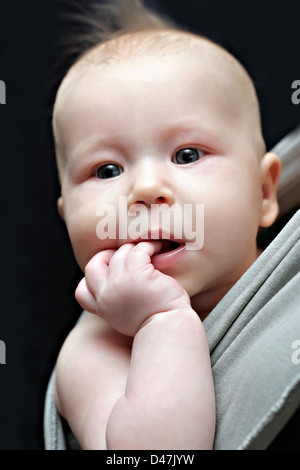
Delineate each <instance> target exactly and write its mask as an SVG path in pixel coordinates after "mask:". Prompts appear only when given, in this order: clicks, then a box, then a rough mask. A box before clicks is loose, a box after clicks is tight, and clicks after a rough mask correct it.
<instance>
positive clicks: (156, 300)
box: [75, 242, 190, 336]
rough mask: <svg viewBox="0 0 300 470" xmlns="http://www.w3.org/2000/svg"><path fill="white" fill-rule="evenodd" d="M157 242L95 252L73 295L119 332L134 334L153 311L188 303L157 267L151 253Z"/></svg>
mask: <svg viewBox="0 0 300 470" xmlns="http://www.w3.org/2000/svg"><path fill="white" fill-rule="evenodd" d="M159 248H160V242H140V243H138V244H133V243H126V244H125V245H123V246H121V248H119V249H118V250H117V251H115V250H105V251H102V252H100V253H97V254H96V255H95V256H94V257H93V258H92V259H91V260H90V262H89V263H88V264H87V266H86V268H85V278H83V279H82V281H81V282H80V283H79V285H78V287H77V289H76V293H75V295H76V299H77V300H78V302H79V303H80V305H81V306H82V308H84V309H85V310H87V311H88V312H90V313H95V314H97V315H99V316H100V317H102V318H104V319H105V320H106V321H107V323H109V324H110V326H111V327H112V328H113V329H115V330H117V331H119V332H120V333H122V334H124V335H128V336H134V335H135V334H136V332H137V331H138V330H139V328H140V327H141V325H142V324H143V323H144V322H145V321H146V320H147V319H148V318H149V317H151V316H152V315H154V314H157V313H161V312H168V311H171V310H175V309H178V308H186V307H189V306H190V299H189V296H188V294H187V293H186V291H185V290H184V289H183V287H181V285H180V284H179V283H178V282H177V281H176V280H175V279H173V278H171V277H170V276H167V275H166V274H163V273H161V272H160V271H158V270H156V269H155V268H154V266H153V264H152V263H151V256H152V255H153V254H154V253H155V252H157V251H158V250H159Z"/></svg>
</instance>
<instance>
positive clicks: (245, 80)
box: [56, 31, 255, 108]
mask: <svg viewBox="0 0 300 470" xmlns="http://www.w3.org/2000/svg"><path fill="white" fill-rule="evenodd" d="M189 58H190V59H191V60H192V62H193V66H194V67H197V68H198V70H199V71H203V70H205V71H206V72H207V74H209V73H212V74H214V75H215V77H214V82H215V83H217V82H218V86H219V87H221V86H222V84H223V85H225V82H226V84H227V85H228V84H232V91H233V92H234V94H235V95H237V94H238V93H239V92H241V93H242V94H243V98H244V99H246V98H247V93H245V91H248V95H249V92H250V95H253V86H252V83H251V80H250V78H249V76H248V74H247V73H246V71H245V70H244V69H243V67H242V66H241V65H240V64H239V62H238V61H237V60H236V59H235V58H234V57H233V56H231V54H229V53H228V52H227V51H225V50H224V49H223V48H222V47H220V46H218V45H217V44H215V43H212V42H211V41H210V40H207V39H206V38H202V37H200V36H196V35H194V34H191V33H185V32H181V31H155V32H154V31H148V32H140V33H131V34H129V33H128V34H125V35H123V36H119V37H116V38H113V39H111V40H109V41H107V42H106V43H102V44H100V45H97V46H95V47H94V48H93V49H92V50H90V51H88V52H87V53H86V54H85V55H84V56H83V57H82V58H80V59H79V60H78V61H77V62H76V63H75V64H74V65H73V66H72V67H71V69H70V70H69V72H68V73H67V75H66V77H65V79H64V80H63V82H62V85H61V86H60V89H59V93H58V95H57V99H56V105H57V102H58V101H60V100H61V98H64V101H65V98H67V97H69V96H71V95H72V92H74V91H78V86H77V85H78V84H79V85H80V83H82V82H83V81H84V82H86V81H87V80H89V79H90V80H91V78H92V77H93V71H95V70H100V69H101V70H102V71H103V72H105V75H106V76H107V75H109V74H111V75H112V76H113V75H114V76H116V75H117V74H118V73H119V71H120V68H121V69H122V68H123V70H124V66H125V67H127V69H128V68H130V67H131V66H132V65H134V66H140V67H139V69H140V73H141V74H142V73H143V72H144V73H147V67H145V63H148V64H151V63H155V62H156V63H157V61H159V62H160V64H161V68H162V69H163V67H164V65H165V64H168V62H172V61H173V62H176V63H177V64H179V66H181V67H182V68H183V69H186V72H187V73H189V70H188V64H189V63H191V62H189ZM98 78H99V75H98ZM254 94H255V93H254ZM56 108H58V106H56Z"/></svg>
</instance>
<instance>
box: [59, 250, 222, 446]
mask: <svg viewBox="0 0 300 470" xmlns="http://www.w3.org/2000/svg"><path fill="white" fill-rule="evenodd" d="M152 245H153V244H152ZM151 250H152V252H151ZM153 252H154V250H153V246H151V244H150V243H147V244H146V243H141V244H139V245H137V246H136V247H134V246H133V245H131V246H129V247H125V248H124V247H122V249H120V250H118V252H117V253H116V254H113V253H106V254H105V253H102V254H99V256H98V255H96V257H95V258H94V259H93V260H92V262H91V264H90V266H89V267H88V269H87V270H86V278H85V281H84V283H85V282H86V285H87V286H88V287H89V289H88V290H87V289H86V288H85V287H84V283H83V284H82V287H81V289H79V293H78V294H77V295H78V298H79V300H81V303H83V304H85V305H86V308H87V307H89V310H90V311H92V312H95V311H97V312H98V313H99V312H101V313H100V314H101V315H103V316H104V317H105V320H106V322H105V321H103V319H101V318H99V317H98V316H92V315H88V316H87V318H85V319H84V320H82V322H80V323H79V324H78V325H77V326H76V328H75V329H74V330H73V332H72V333H71V335H70V337H69V338H68V339H67V341H66V343H65V345H64V347H63V349H62V352H61V354H60V358H59V360H58V366H57V402H58V407H59V409H60V411H61V413H62V414H63V416H65V417H66V419H67V420H68V421H69V423H70V425H71V428H72V429H73V431H74V434H75V435H76V437H77V439H78V441H79V443H80V444H81V446H82V448H102V449H106V448H108V449H199V448H211V447H212V442H213V435H214V419H215V407H214V391H213V383H212V377H211V369H210V359H209V353H208V348H207V343H206V337H205V333H204V329H203V326H202V323H201V321H200V319H199V317H198V315H197V314H196V313H195V312H194V311H193V310H192V308H191V306H190V304H189V301H188V297H187V294H186V293H185V291H183V289H182V288H181V287H180V286H179V284H178V283H177V282H176V281H174V279H172V278H170V277H169V276H165V275H163V274H162V273H159V272H158V271H156V270H154V268H153V265H152V264H151V262H150V256H151V253H152V254H153ZM105 256H106V260H105V261H106V262H105V263H103V260H104V257H105ZM100 258H102V262H101V261H100ZM108 262H109V266H108ZM99 266H101V267H99ZM117 269H118V270H117ZM123 283H124V284H123ZM97 286H102V287H101V288H100V289H99V287H97ZM103 286H104V287H103ZM129 286H130V287H129ZM124 289H125V290H124ZM109 291H110V292H109ZM127 315H128V316H127ZM107 323H109V324H110V325H111V326H112V327H113V329H112V328H111V327H110V326H108V324H107ZM114 330H115V331H114ZM125 335H132V336H134V340H133V343H132V351H131V342H132V340H131V338H130V336H125Z"/></svg>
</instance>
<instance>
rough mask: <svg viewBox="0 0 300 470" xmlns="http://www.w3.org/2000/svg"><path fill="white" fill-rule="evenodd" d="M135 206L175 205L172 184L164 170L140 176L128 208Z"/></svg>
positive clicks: (135, 183) (136, 180)
mask: <svg viewBox="0 0 300 470" xmlns="http://www.w3.org/2000/svg"><path fill="white" fill-rule="evenodd" d="M133 204H144V205H146V206H151V204H168V205H172V204H174V194H173V190H172V188H171V183H170V182H169V181H168V178H167V175H166V174H163V171H162V169H158V168H157V169H156V170H155V171H153V169H152V171H145V172H143V173H142V174H139V175H138V176H137V177H136V178H135V181H134V183H133V185H132V188H131V191H130V194H129V197H128V207H130V206H131V205H133Z"/></svg>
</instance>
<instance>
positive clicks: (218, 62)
mask: <svg viewBox="0 0 300 470" xmlns="http://www.w3.org/2000/svg"><path fill="white" fill-rule="evenodd" d="M53 128H54V136H55V143H56V152H57V162H58V170H59V178H60V182H61V197H60V198H59V200H58V209H59V212H60V214H61V216H62V217H63V218H64V220H65V222H66V226H67V229H68V233H69V236H70V240H71V243H72V246H73V249H74V254H75V256H76V259H77V261H78V264H79V266H80V267H81V268H82V270H83V271H84V273H85V277H84V279H83V280H82V281H81V282H80V284H79V286H78V288H77V291H76V298H77V300H78V302H79V303H80V304H81V306H82V307H83V309H85V310H86V311H87V312H90V313H87V314H86V316H84V317H83V319H82V320H81V321H80V322H79V323H77V325H76V326H75V328H74V329H73V330H72V332H71V333H70V334H69V336H68V338H67V339H66V341H65V343H64V345H63V347H62V350H61V352H60V355H59V358H58V361H57V368H56V391H55V397H56V405H57V408H58V410H59V412H60V414H61V415H62V416H63V417H64V418H65V419H66V420H67V421H68V423H69V425H70V427H71V429H72V431H73V433H74V435H75V437H76V439H77V440H78V442H79V444H80V446H81V448H82V449H174V450H175V449H212V447H213V441H214V432H215V397H214V385H213V380H212V373H211V366H210V356H209V351H208V346H207V341H206V335H205V331H204V327H203V323H202V322H203V320H204V319H205V318H206V316H207V315H209V313H210V312H211V310H212V309H213V308H214V307H215V306H216V305H217V303H218V302H219V301H220V300H221V299H222V298H223V296H224V295H225V294H226V293H227V292H228V291H229V290H230V289H231V287H232V286H233V285H234V284H235V283H236V281H237V280H238V279H239V278H240V277H241V276H242V275H243V273H245V271H246V270H247V269H248V268H249V267H250V266H251V265H252V264H253V262H254V261H255V260H256V259H257V257H258V256H259V254H260V253H259V250H258V247H257V243H256V237H257V231H258V228H259V227H268V226H269V225H271V224H272V223H273V222H274V220H275V218H276V216H277V212H278V206H277V199H276V187H277V183H278V179H279V175H280V161H279V158H278V157H277V156H276V155H275V154H273V153H266V150H265V145H264V141H263V137H262V133H261V124H260V114H259V106H258V102H257V98H256V94H255V90H254V86H253V84H252V81H251V79H250V78H249V76H248V74H247V72H246V71H245V70H244V68H243V67H242V66H241V65H240V63H239V62H238V61H237V60H236V59H235V58H234V57H232V56H231V55H230V54H229V53H228V52H227V51H225V50H224V49H223V48H221V47H220V46H218V45H216V44H214V43H212V42H211V41H209V40H207V39H205V38H202V37H199V36H197V35H194V34H191V33H187V32H182V31H180V30H175V29H166V30H161V31H158V30H148V31H140V32H128V33H125V34H122V35H119V36H116V37H114V38H111V39H110V40H108V41H106V42H104V43H101V44H99V45H97V46H96V47H94V48H92V49H91V50H89V51H88V52H86V53H85V54H84V55H83V56H82V57H81V58H80V59H79V60H78V61H77V62H76V63H75V64H74V65H73V66H72V67H71V69H70V70H69V72H68V73H67V75H66V77H65V78H64V80H63V81H62V84H61V86H60V88H59V90H58V93H57V97H56V101H55V106H54V114H53ZM121 197H123V198H124V197H125V198H126V201H127V209H128V213H127V214H126V217H128V220H129V217H130V214H132V213H135V214H137V212H132V209H133V208H135V209H136V208H138V207H140V209H141V213H142V212H143V214H144V213H145V211H146V213H148V214H150V213H151V210H152V208H153V206H154V205H155V206H160V205H162V204H164V205H165V206H166V207H169V208H172V207H174V205H175V204H176V205H177V206H178V205H179V207H182V208H183V207H184V206H185V205H191V206H192V207H196V205H198V204H201V205H203V207H204V225H203V227H201V230H203V233H204V244H203V246H201V247H199V246H197V244H195V245H193V244H192V243H190V240H188V239H187V238H185V237H184V233H183V235H182V237H181V239H178V237H177V236H175V231H176V230H177V229H178V226H177V225H178V224H179V222H178V220H177V221H175V223H174V226H173V228H172V229H171V230H170V232H169V233H167V234H166V232H165V231H163V230H162V227H161V226H160V227H157V226H156V227H153V226H148V230H147V231H146V232H145V233H144V234H139V235H137V236H136V238H134V237H132V236H129V234H127V235H126V237H123V238H122V237H120V236H119V235H118V230H117V231H116V236H107V237H106V238H105V237H100V236H99V232H97V224H98V223H99V208H101V207H108V205H109V206H110V207H112V208H115V214H118V207H119V201H120V198H121ZM142 208H143V211H142ZM130 211H131V212H130ZM193 217H194V216H193ZM147 220H148V219H147ZM194 222H195V220H194ZM116 223H117V226H118V223H119V222H118V220H117V221H116ZM176 224H177V225H176ZM175 225H176V226H175ZM117 228H118V227H117ZM198 228H199V227H198ZM177 232H178V230H177ZM177 232H176V233H177ZM153 233H154V234H156V235H155V236H154V235H153Z"/></svg>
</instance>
